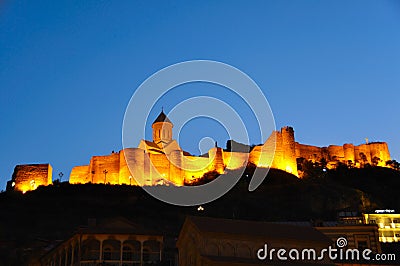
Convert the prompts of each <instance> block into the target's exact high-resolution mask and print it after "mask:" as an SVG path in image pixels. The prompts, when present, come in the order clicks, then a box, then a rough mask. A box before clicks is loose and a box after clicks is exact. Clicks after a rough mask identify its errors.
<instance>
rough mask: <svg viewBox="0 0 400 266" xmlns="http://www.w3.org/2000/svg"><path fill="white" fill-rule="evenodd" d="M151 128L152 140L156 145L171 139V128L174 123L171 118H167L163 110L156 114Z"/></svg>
mask: <svg viewBox="0 0 400 266" xmlns="http://www.w3.org/2000/svg"><path fill="white" fill-rule="evenodd" d="M151 127H152V128H153V142H155V143H156V144H157V145H158V144H160V143H161V142H162V143H164V144H167V143H169V142H171V140H172V128H173V127H174V125H173V124H172V122H171V120H169V119H168V117H167V116H166V114H164V110H161V113H160V114H159V115H158V117H157V118H156V120H154V122H153V124H152V126H151Z"/></svg>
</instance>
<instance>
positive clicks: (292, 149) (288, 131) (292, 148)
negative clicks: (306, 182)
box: [281, 127, 297, 175]
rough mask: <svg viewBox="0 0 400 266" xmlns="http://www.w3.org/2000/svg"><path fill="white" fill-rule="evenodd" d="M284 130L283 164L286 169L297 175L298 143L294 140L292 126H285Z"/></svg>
mask: <svg viewBox="0 0 400 266" xmlns="http://www.w3.org/2000/svg"><path fill="white" fill-rule="evenodd" d="M281 132H282V150H283V154H284V155H283V164H284V165H282V166H283V167H284V169H282V170H285V171H287V172H289V173H292V174H294V175H297V162H296V143H295V140H294V130H293V128H292V127H284V128H282V130H281Z"/></svg>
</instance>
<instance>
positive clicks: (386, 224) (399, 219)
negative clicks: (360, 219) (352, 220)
mask: <svg viewBox="0 0 400 266" xmlns="http://www.w3.org/2000/svg"><path fill="white" fill-rule="evenodd" d="M364 220H365V223H366V224H372V225H375V226H377V227H378V232H379V241H380V242H389V243H390V242H400V214H398V213H395V212H394V210H377V211H375V213H367V214H364Z"/></svg>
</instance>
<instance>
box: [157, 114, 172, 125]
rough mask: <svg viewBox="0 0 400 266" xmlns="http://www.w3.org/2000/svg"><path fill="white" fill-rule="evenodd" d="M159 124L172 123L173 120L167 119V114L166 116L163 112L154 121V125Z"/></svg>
mask: <svg viewBox="0 0 400 266" xmlns="http://www.w3.org/2000/svg"><path fill="white" fill-rule="evenodd" d="M158 122H163V123H171V124H172V122H171V120H169V118H168V117H167V115H166V114H164V111H161V113H160V114H159V115H158V116H157V118H156V120H154V122H153V124H155V123H158Z"/></svg>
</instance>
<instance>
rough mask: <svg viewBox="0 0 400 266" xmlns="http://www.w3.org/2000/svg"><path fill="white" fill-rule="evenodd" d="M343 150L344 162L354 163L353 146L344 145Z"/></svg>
mask: <svg viewBox="0 0 400 266" xmlns="http://www.w3.org/2000/svg"><path fill="white" fill-rule="evenodd" d="M343 149H344V160H345V161H346V163H347V162H349V161H351V162H352V163H354V162H355V160H356V157H355V153H354V145H353V144H348V143H346V144H344V145H343Z"/></svg>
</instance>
